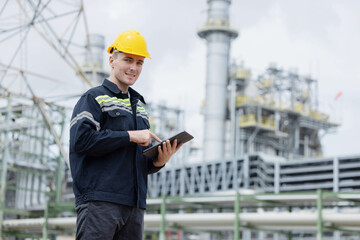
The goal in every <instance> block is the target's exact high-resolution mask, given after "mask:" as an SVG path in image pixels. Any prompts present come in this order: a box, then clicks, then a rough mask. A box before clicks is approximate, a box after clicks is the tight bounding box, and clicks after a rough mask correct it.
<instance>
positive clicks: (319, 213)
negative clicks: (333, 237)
mask: <svg viewBox="0 0 360 240" xmlns="http://www.w3.org/2000/svg"><path fill="white" fill-rule="evenodd" d="M316 207H317V233H316V239H317V240H322V239H323V216H322V208H323V191H322V190H321V189H318V190H317V201H316Z"/></svg>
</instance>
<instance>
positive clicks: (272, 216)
mask: <svg viewBox="0 0 360 240" xmlns="http://www.w3.org/2000/svg"><path fill="white" fill-rule="evenodd" d="M235 217H236V216H235V214H234V212H227V213H171V214H170V213H169V214H166V216H165V221H166V225H167V226H169V227H172V226H177V227H189V228H195V229H208V230H214V229H217V228H219V229H227V230H233V229H234V221H235ZM239 219H241V222H243V223H246V224H247V225H251V226H255V227H263V228H266V229H277V230H309V229H310V230H316V224H317V213H316V212H255V213H245V212H242V213H239ZM144 220H145V229H154V230H157V231H159V230H160V226H161V222H162V215H161V214H145V219H144ZM44 222H45V219H44V218H30V219H13V220H4V221H3V229H4V230H5V231H25V230H29V231H30V230H31V231H41V230H42V227H43V224H44ZM323 223H324V225H326V226H335V227H338V228H340V227H341V228H347V229H349V230H350V229H353V230H354V231H355V230H357V231H358V229H359V228H360V214H359V213H336V212H333V213H326V212H325V213H323ZM48 227H49V229H75V227H76V217H68V218H49V219H48Z"/></svg>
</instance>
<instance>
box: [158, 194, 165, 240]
mask: <svg viewBox="0 0 360 240" xmlns="http://www.w3.org/2000/svg"><path fill="white" fill-rule="evenodd" d="M165 212H166V196H162V201H161V207H160V214H161V223H160V234H159V240H165V238H166V235H165V224H166V219H165Z"/></svg>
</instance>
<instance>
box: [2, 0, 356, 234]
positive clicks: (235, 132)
mask: <svg viewBox="0 0 360 240" xmlns="http://www.w3.org/2000/svg"><path fill="white" fill-rule="evenodd" d="M207 5H208V9H207V19H206V20H205V23H204V25H203V27H201V28H200V29H198V31H197V33H195V32H194V34H197V35H198V37H199V38H200V39H202V41H203V43H204V44H206V50H207V53H206V56H204V58H205V57H206V87H205V101H204V105H203V106H200V103H199V111H201V113H202V114H203V117H204V131H203V133H204V136H203V139H202V143H203V144H202V148H201V149H200V152H201V153H202V157H201V158H202V160H201V161H197V162H191V161H189V159H191V158H192V156H193V155H194V154H195V153H197V152H199V149H198V147H197V146H194V145H192V142H189V143H186V144H185V145H184V147H183V148H182V149H181V151H179V152H178V153H177V154H176V156H174V159H172V161H171V163H170V164H168V165H167V166H166V167H165V168H164V169H162V170H161V171H159V172H157V173H155V174H151V175H149V176H148V200H147V206H148V207H147V210H146V214H145V229H144V230H145V233H144V239H160V240H165V239H169V240H170V239H177V240H187V239H189V240H190V239H199V240H203V239H204V240H205V239H209V240H215V239H218V240H227V239H233V240H237V239H244V240H250V239H275V240H282V239H288V240H291V239H309V240H310V239H317V240H320V239H324V240H325V239H329V240H330V239H334V240H342V239H351V240H359V239H360V230H359V229H360V207H359V206H360V204H359V202H360V174H359V171H360V155H357V156H336V157H324V155H323V146H322V143H321V138H320V133H321V134H326V133H328V132H331V131H333V130H336V129H337V128H338V127H339V126H340V125H341V122H340V121H339V120H338V119H336V118H334V117H333V116H332V115H331V114H330V113H326V112H323V111H322V110H321V109H320V106H319V95H318V90H319V86H318V80H317V79H315V78H313V77H311V76H308V75H305V74H302V73H300V72H298V71H297V70H295V69H293V70H289V71H287V70H284V69H282V68H281V67H278V66H277V64H275V63H269V66H268V68H266V69H263V71H262V73H261V74H257V75H256V76H255V75H254V74H253V73H252V70H251V69H249V68H247V67H246V65H245V64H244V63H241V64H238V63H236V61H235V62H233V61H231V60H230V50H231V44H232V42H233V41H236V39H237V38H238V37H239V34H238V32H237V30H235V29H234V28H231V26H230V21H229V9H230V8H231V0H208V1H207ZM8 8H9V11H8V12H10V11H13V12H16V13H19V14H20V15H21V16H22V17H21V19H20V20H19V21H18V22H16V23H11V24H10V23H9V25H8V26H7V27H6V28H5V27H3V28H2V30H1V32H0V44H1V45H0V47H1V48H4V52H5V51H6V49H11V48H12V49H23V48H25V45H24V44H25V43H26V40H27V38H30V35H29V34H34V35H36V38H38V39H42V41H44V44H47V49H50V50H49V51H52V53H53V54H55V55H57V57H58V58H59V59H61V61H62V62H63V63H64V64H65V65H66V66H67V67H70V69H72V71H73V72H72V73H73V74H76V78H78V79H80V80H79V82H81V83H82V85H81V87H80V88H81V89H76V90H77V91H74V92H77V93H76V94H75V93H74V94H72V93H71V94H70V95H71V96H70V95H67V96H63V97H62V96H59V97H58V99H60V100H58V99H55V98H51V97H43V96H42V93H41V92H40V91H38V89H39V88H41V87H42V85H43V82H42V81H41V79H44V78H46V77H45V76H44V74H41V73H37V72H36V71H32V70H27V67H29V66H35V68H36V64H32V63H29V64H24V61H25V60H24V58H22V59H20V61H19V62H17V61H16V59H17V58H18V57H19V56H20V55H21V54H22V51H21V50H19V51H12V55H11V56H10V58H8V59H7V60H6V61H7V62H2V61H3V60H1V59H0V112H1V114H0V162H1V188H0V235H1V237H2V239H14V240H15V239H56V240H66V239H75V231H76V230H75V229H76V212H75V203H74V194H73V192H72V178H71V174H70V166H69V153H68V141H69V140H68V138H69V136H68V135H69V133H68V132H69V125H70V117H71V112H72V108H71V107H69V106H67V105H66V104H64V102H66V101H68V100H69V99H73V100H74V99H75V100H76V98H78V97H79V96H80V95H81V93H82V92H84V91H85V90H86V89H88V88H89V87H93V86H97V85H100V84H101V83H102V81H103V79H104V78H107V77H108V75H109V73H108V72H107V70H105V68H104V66H103V62H104V58H103V56H104V53H105V39H104V36H103V35H101V34H93V33H90V32H89V30H88V26H87V21H86V16H85V12H84V7H83V2H82V1H80V3H79V4H65V3H59V2H56V3H54V5H52V4H49V5H47V4H45V3H39V4H34V3H33V2H32V1H29V2H26V3H25V2H21V1H18V2H17V3H16V4H14V3H8V4H5V5H4V6H3V9H5V10H6V9H8ZM14 9H15V10H14ZM58 9H62V10H61V11H59V10H58ZM6 12H7V11H3V10H2V11H1V13H0V21H3V22H5V21H7V20H8V19H11V16H10V15H6V14H5V13H6ZM68 19H71V20H70V21H69V22H68V25H66V24H65V23H67V20H68ZM9 22H11V21H9ZM59 23H63V24H61V27H59ZM65 25H66V26H65ZM59 31H60V32H59ZM77 34H80V36H76V35H77ZM14 36H17V37H18V38H19V37H20V41H19V42H15V41H13V38H14ZM81 36H83V38H81ZM84 36H85V37H84ZM77 38H80V39H85V42H83V43H81V44H80V45H79V44H77V43H76V41H75V39H77ZM74 49H75V50H74ZM46 51H48V50H46ZM74 52H84V53H86V54H85V55H84V56H83V57H82V58H79V57H78V56H76V55H74V54H73V53H74ZM36 69H38V68H36ZM39 79H40V80H39ZM49 81H52V82H53V83H52V84H53V85H54V88H55V89H56V88H58V87H59V86H60V85H61V84H62V83H61V81H59V80H58V79H56V78H54V79H50V80H49ZM19 89H20V90H22V91H20V90H19ZM45 96H46V94H45ZM145 107H146V110H147V112H148V113H149V116H150V119H149V121H150V124H151V128H150V129H151V131H153V132H155V133H156V134H157V135H158V136H159V137H161V138H166V137H169V136H172V135H174V134H176V133H178V132H180V131H182V130H184V128H185V124H184V122H185V121H186V119H185V112H186V109H180V108H177V107H171V106H168V105H165V104H164V105H161V104H155V103H151V102H150V103H147V105H146V106H145Z"/></svg>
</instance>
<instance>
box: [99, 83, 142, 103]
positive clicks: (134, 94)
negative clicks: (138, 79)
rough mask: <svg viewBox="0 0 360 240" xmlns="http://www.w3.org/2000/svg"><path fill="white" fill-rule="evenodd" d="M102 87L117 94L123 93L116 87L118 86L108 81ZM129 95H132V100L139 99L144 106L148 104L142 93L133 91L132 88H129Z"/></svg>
mask: <svg viewBox="0 0 360 240" xmlns="http://www.w3.org/2000/svg"><path fill="white" fill-rule="evenodd" d="M102 85H103V86H104V87H106V88H107V89H109V90H110V91H111V92H113V93H115V94H121V93H122V91H121V90H120V89H119V88H118V87H117V86H116V84H115V83H113V82H111V81H109V80H108V79H105V80H104V82H103V84H102ZM129 93H130V96H131V98H132V99H134V100H137V99H138V100H140V101H141V102H143V103H144V104H146V102H145V100H144V97H143V96H142V95H141V94H140V93H138V92H137V91H135V90H134V89H132V88H131V87H129Z"/></svg>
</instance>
